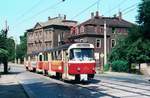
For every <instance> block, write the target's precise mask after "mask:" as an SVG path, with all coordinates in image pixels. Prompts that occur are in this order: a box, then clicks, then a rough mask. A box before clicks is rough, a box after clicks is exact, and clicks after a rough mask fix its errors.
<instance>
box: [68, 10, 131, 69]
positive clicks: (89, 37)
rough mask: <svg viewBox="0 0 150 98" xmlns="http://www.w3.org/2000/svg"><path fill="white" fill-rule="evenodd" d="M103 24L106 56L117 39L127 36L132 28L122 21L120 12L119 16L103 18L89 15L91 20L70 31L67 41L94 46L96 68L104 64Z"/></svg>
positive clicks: (128, 23)
mask: <svg viewBox="0 0 150 98" xmlns="http://www.w3.org/2000/svg"><path fill="white" fill-rule="evenodd" d="M104 23H106V35H107V38H106V41H107V43H106V46H107V47H106V48H107V54H109V53H110V51H111V49H112V48H113V47H114V46H115V45H116V43H117V39H118V38H119V37H120V36H127V35H128V30H129V28H131V27H132V26H133V24H132V23H130V22H128V21H126V20H124V19H122V15H121V12H119V16H114V17H103V16H100V15H99V12H98V11H97V12H96V14H95V15H94V13H91V18H90V19H89V20H87V21H85V22H83V23H81V24H79V25H77V26H76V27H73V28H72V30H71V35H70V37H69V39H73V40H74V41H75V42H88V43H91V44H93V45H94V46H95V59H96V60H97V66H101V65H103V64H104V63H103V62H104V60H103V59H104V58H103V57H104Z"/></svg>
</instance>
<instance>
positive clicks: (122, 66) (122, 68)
mask: <svg viewBox="0 0 150 98" xmlns="http://www.w3.org/2000/svg"><path fill="white" fill-rule="evenodd" d="M111 67H112V71H116V72H128V70H129V65H128V62H127V61H123V60H117V61H113V62H112V65H111Z"/></svg>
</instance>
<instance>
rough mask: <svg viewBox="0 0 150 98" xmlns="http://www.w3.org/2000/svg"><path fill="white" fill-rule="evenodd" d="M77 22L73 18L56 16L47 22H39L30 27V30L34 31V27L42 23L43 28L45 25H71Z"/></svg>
mask: <svg viewBox="0 0 150 98" xmlns="http://www.w3.org/2000/svg"><path fill="white" fill-rule="evenodd" d="M71 23H73V24H77V21H73V20H64V19H63V18H62V17H55V18H50V19H49V20H48V21H46V22H37V23H36V25H35V26H34V27H33V28H31V29H28V30H27V31H28V32H32V31H33V29H34V28H35V27H36V26H37V25H40V26H41V27H42V28H43V27H49V26H59V27H70V26H73V24H71Z"/></svg>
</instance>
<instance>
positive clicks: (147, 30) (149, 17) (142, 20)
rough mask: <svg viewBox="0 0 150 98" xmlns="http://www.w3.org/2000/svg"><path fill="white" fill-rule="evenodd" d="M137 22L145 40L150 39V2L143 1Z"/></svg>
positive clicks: (147, 0) (149, 0)
mask: <svg viewBox="0 0 150 98" xmlns="http://www.w3.org/2000/svg"><path fill="white" fill-rule="evenodd" d="M138 12H139V14H138V17H137V22H138V23H139V24H140V26H141V32H142V33H143V36H144V37H145V38H150V27H149V26H150V0H142V2H141V4H139V10H138Z"/></svg>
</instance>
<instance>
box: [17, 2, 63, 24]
mask: <svg viewBox="0 0 150 98" xmlns="http://www.w3.org/2000/svg"><path fill="white" fill-rule="evenodd" d="M62 2H64V1H59V2H57V3H55V4H53V5H51V6H49V7H47V8H45V9H42V10H41V11H39V12H38V13H36V14H34V15H32V16H31V17H29V18H26V19H24V20H22V21H21V22H19V23H18V24H19V25H20V24H21V23H24V22H25V21H28V20H30V19H33V18H34V17H37V16H39V15H40V14H42V13H44V12H46V11H47V10H49V9H52V8H54V7H56V6H58V5H59V4H61V3H62Z"/></svg>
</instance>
